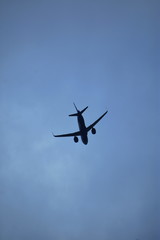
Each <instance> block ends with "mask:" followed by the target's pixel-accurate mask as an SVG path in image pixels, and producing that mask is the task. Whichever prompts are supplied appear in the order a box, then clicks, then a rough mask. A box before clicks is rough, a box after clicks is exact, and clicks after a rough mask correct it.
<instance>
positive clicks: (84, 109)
mask: <svg viewBox="0 0 160 240" xmlns="http://www.w3.org/2000/svg"><path fill="white" fill-rule="evenodd" d="M87 108H88V106H87V107H85V108H84V109H83V110H82V111H81V114H82V113H84V111H86V109H87Z"/></svg>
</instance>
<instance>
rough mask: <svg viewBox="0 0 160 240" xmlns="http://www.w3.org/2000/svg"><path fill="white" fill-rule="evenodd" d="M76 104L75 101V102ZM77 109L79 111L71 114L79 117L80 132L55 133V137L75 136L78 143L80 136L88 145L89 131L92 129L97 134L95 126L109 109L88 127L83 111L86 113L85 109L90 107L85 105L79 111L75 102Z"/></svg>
mask: <svg viewBox="0 0 160 240" xmlns="http://www.w3.org/2000/svg"><path fill="white" fill-rule="evenodd" d="M73 104H74V103H73ZM74 106H75V109H76V110H77V113H74V114H70V115H69V116H70V117H73V116H76V117H77V121H78V126H79V131H78V132H73V133H68V134H61V135H54V134H53V133H52V134H53V136H54V137H74V142H75V143H77V142H78V137H77V136H80V137H81V139H82V142H83V143H84V144H85V145H86V144H87V143H88V136H87V134H88V132H89V131H90V130H91V132H92V134H96V129H95V128H94V126H95V125H96V124H97V123H98V122H99V121H100V120H101V119H102V118H103V117H104V116H105V115H106V113H107V112H108V111H106V112H105V113H104V114H103V115H102V116H101V117H100V118H98V119H97V120H96V121H95V122H94V123H92V124H91V125H89V126H88V127H86V126H85V122H84V118H83V116H82V113H84V111H85V110H86V109H87V108H88V106H87V107H85V108H84V109H83V110H82V111H79V110H78V109H77V107H76V105H75V104H74Z"/></svg>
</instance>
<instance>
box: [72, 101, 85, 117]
mask: <svg viewBox="0 0 160 240" xmlns="http://www.w3.org/2000/svg"><path fill="white" fill-rule="evenodd" d="M73 104H74V106H75V109H76V111H77V113H73V114H70V115H69V116H70V117H74V116H78V114H82V113H84V111H85V110H86V109H87V108H88V106H87V107H85V108H84V109H83V110H82V111H79V110H78V109H77V107H76V105H75V103H73Z"/></svg>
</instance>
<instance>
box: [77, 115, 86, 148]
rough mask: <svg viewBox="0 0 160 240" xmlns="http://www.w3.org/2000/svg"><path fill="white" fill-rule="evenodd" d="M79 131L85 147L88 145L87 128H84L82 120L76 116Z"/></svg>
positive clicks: (80, 116)
mask: <svg viewBox="0 0 160 240" xmlns="http://www.w3.org/2000/svg"><path fill="white" fill-rule="evenodd" d="M77 120H78V126H79V130H80V132H81V139H82V142H83V143H84V144H85V145H86V144H87V143H88V136H87V128H86V126H85V122H84V118H83V116H82V115H81V114H78V116H77Z"/></svg>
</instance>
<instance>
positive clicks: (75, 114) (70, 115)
mask: <svg viewBox="0 0 160 240" xmlns="http://www.w3.org/2000/svg"><path fill="white" fill-rule="evenodd" d="M77 116H78V114H77V113H73V114H69V117H77Z"/></svg>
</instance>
